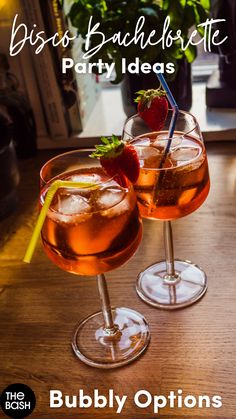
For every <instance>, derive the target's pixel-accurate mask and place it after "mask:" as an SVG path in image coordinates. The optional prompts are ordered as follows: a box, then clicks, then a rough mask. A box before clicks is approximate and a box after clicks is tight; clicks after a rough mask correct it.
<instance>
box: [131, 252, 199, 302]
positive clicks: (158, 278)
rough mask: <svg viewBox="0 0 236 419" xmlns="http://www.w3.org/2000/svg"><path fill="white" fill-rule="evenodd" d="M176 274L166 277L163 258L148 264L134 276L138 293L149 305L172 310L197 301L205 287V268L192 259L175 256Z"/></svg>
mask: <svg viewBox="0 0 236 419" xmlns="http://www.w3.org/2000/svg"><path fill="white" fill-rule="evenodd" d="M175 272H176V274H177V275H176V278H174V279H171V278H168V276H167V272H166V262H165V261H162V262H157V263H155V264H154V265H151V266H149V267H148V268H147V269H145V271H143V272H141V273H140V274H139V276H138V280H137V285H136V290H137V293H138V295H139V297H140V298H141V299H142V300H143V301H145V302H146V303H147V304H150V305H152V306H153V307H159V308H164V309H167V310H174V309H177V308H182V307H187V306H189V305H191V304H193V303H195V302H196V301H198V300H199V299H200V298H201V297H202V296H203V295H204V294H205V292H206V290H207V277H206V274H205V272H203V270H202V269H201V268H199V267H198V266H197V265H195V264H194V263H191V262H188V261H181V260H175Z"/></svg>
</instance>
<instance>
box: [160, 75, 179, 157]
mask: <svg viewBox="0 0 236 419" xmlns="http://www.w3.org/2000/svg"><path fill="white" fill-rule="evenodd" d="M157 77H158V79H159V82H160V83H161V85H162V87H163V89H164V90H165V91H166V96H167V97H168V100H169V102H170V106H171V109H172V110H173V115H172V118H171V121H170V127H169V134H168V136H169V140H168V143H167V146H166V150H165V156H166V155H167V154H168V153H169V150H170V146H171V141H172V138H173V135H174V132H175V125H176V121H177V118H178V113H179V107H178V105H177V103H176V101H175V98H174V96H173V95H172V93H171V91H170V88H169V86H168V84H167V82H166V80H165V78H164V76H163V74H162V73H158V74H157Z"/></svg>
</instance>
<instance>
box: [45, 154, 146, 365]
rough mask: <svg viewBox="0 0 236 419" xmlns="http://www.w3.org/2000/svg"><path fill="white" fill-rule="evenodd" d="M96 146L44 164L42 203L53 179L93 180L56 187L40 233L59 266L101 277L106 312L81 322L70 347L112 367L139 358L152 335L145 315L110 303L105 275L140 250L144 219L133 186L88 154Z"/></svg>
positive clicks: (84, 357) (90, 360)
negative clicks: (142, 219) (71, 186)
mask: <svg viewBox="0 0 236 419" xmlns="http://www.w3.org/2000/svg"><path fill="white" fill-rule="evenodd" d="M93 151H94V150H92V149H87V150H76V151H71V152H68V153H65V154H62V155H59V156H57V157H55V158H53V159H52V160H50V161H48V162H47V163H46V164H45V165H44V166H43V168H42V169H41V173H40V178H41V195H40V202H41V205H43V203H44V199H45V196H46V194H47V190H48V189H49V187H50V185H51V184H52V182H54V181H55V180H58V179H60V180H64V181H65V180H67V181H74V182H82V183H84V182H85V183H87V184H88V185H90V186H88V187H83V188H81V189H80V188H78V187H77V188H74V189H68V188H60V189H59V190H58V191H57V193H56V194H55V196H54V198H53V201H52V203H51V206H50V208H49V211H48V213H47V217H46V219H45V222H44V225H43V228H42V233H41V235H42V242H43V247H44V250H45V252H46V254H47V256H48V257H49V258H50V259H51V260H52V261H53V262H54V263H55V264H56V265H57V266H59V267H60V268H61V269H64V270H65V271H68V272H71V273H74V274H76V275H85V276H90V275H96V276H97V285H98V291H99V295H100V299H101V304H102V311H100V312H97V313H94V314H91V315H90V316H89V317H87V318H86V319H85V320H82V321H81V322H80V323H79V324H78V325H77V327H76V330H75V334H74V336H73V341H72V347H73V350H74V352H75V354H76V356H77V357H78V358H80V359H81V360H82V361H83V362H85V363H86V364H88V365H90V366H94V367H99V368H114V367H119V366H122V365H125V364H127V363H129V362H131V361H133V360H134V359H136V358H137V357H138V356H139V355H140V354H141V353H142V352H143V351H144V350H145V349H146V347H147V345H148V343H149V340H150V334H149V328H148V324H147V322H146V320H145V318H144V317H143V316H142V315H141V314H139V313H137V312H136V311H134V310H132V309H129V308H124V307H122V308H111V305H110V300H109V294H108V289H107V284H106V279H105V276H104V272H108V271H111V270H113V269H115V268H117V267H119V266H121V265H122V264H123V263H125V262H126V261H127V260H128V259H129V258H130V257H131V256H132V255H133V254H134V252H135V251H136V250H137V248H138V245H139V243H140V240H141V236H142V223H141V219H140V215H139V211H138V207H137V199H136V195H135V192H134V190H133V187H132V185H131V184H130V183H129V182H128V180H126V179H125V178H124V177H123V176H122V179H119V176H118V175H117V176H116V178H110V177H109V176H108V175H107V174H106V173H105V171H104V170H103V169H102V167H101V165H100V162H99V161H98V160H94V159H91V158H90V157H89V155H90V154H91V153H92V152H93ZM91 185H93V186H91Z"/></svg>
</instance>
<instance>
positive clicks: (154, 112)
mask: <svg viewBox="0 0 236 419" xmlns="http://www.w3.org/2000/svg"><path fill="white" fill-rule="evenodd" d="M137 94H138V97H137V98H136V99H135V102H137V103H138V114H139V116H140V117H141V118H142V119H143V120H144V122H145V123H146V124H147V126H148V127H149V128H151V129H152V130H155V131H159V130H161V129H162V128H163V126H164V124H165V121H166V118H167V114H168V108H169V105H168V100H167V98H166V92H165V91H164V90H162V89H161V88H159V89H150V90H140V91H139V92H137Z"/></svg>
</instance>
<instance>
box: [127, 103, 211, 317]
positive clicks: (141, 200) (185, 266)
mask: <svg viewBox="0 0 236 419" xmlns="http://www.w3.org/2000/svg"><path fill="white" fill-rule="evenodd" d="M172 112H173V111H171V110H170V111H169V112H168V117H167V120H166V123H165V126H164V127H163V129H162V130H161V131H158V132H157V131H154V130H153V131H152V130H150V128H148V127H147V125H146V124H145V123H144V121H143V120H142V119H141V118H140V117H139V116H138V115H134V116H133V117H131V118H130V119H128V120H127V122H126V124H125V126H124V131H123V140H125V141H129V142H132V144H133V145H134V146H135V148H136V150H137V152H138V155H139V161H140V166H141V169H140V176H139V179H138V181H137V183H136V184H135V185H134V187H135V191H136V194H137V199H138V204H139V209H140V212H141V215H142V217H144V218H149V219H154V220H163V221H164V245H165V255H166V260H165V261H160V262H157V263H155V264H153V265H151V266H149V267H148V268H147V269H145V270H144V271H143V272H141V273H140V274H139V277H138V281H137V287H136V289H137V293H138V295H139V296H140V297H141V299H142V300H144V301H145V302H146V303H148V304H150V305H152V306H154V307H160V308H165V309H170V310H171V309H176V308H181V307H185V306H188V305H190V304H193V303H194V302H196V301H197V300H199V298H201V297H202V296H203V295H204V293H205V292H206V290H207V277H206V274H205V273H204V271H203V270H202V269H201V268H200V267H198V266H197V265H196V264H195V263H192V262H189V261H186V260H178V259H176V260H175V259H174V250H173V249H174V248H173V237H172V227H171V221H172V220H175V219H178V218H181V217H183V216H185V215H188V214H190V213H192V212H193V211H196V209H197V208H199V207H200V206H201V205H202V204H203V202H204V201H205V199H206V197H207V195H208V192H209V188H210V181H209V173H208V163H207V156H206V151H205V147H204V142H203V137H202V134H201V131H200V128H199V125H198V123H197V120H196V119H195V117H194V116H193V115H191V114H190V113H187V112H183V111H180V112H179V114H178V117H177V121H176V125H175V131H174V135H173V138H172V141H171V147H170V151H169V153H168V155H166V154H165V150H166V147H167V143H168V141H169V138H168V128H169V126H170V121H171V118H172Z"/></svg>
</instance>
